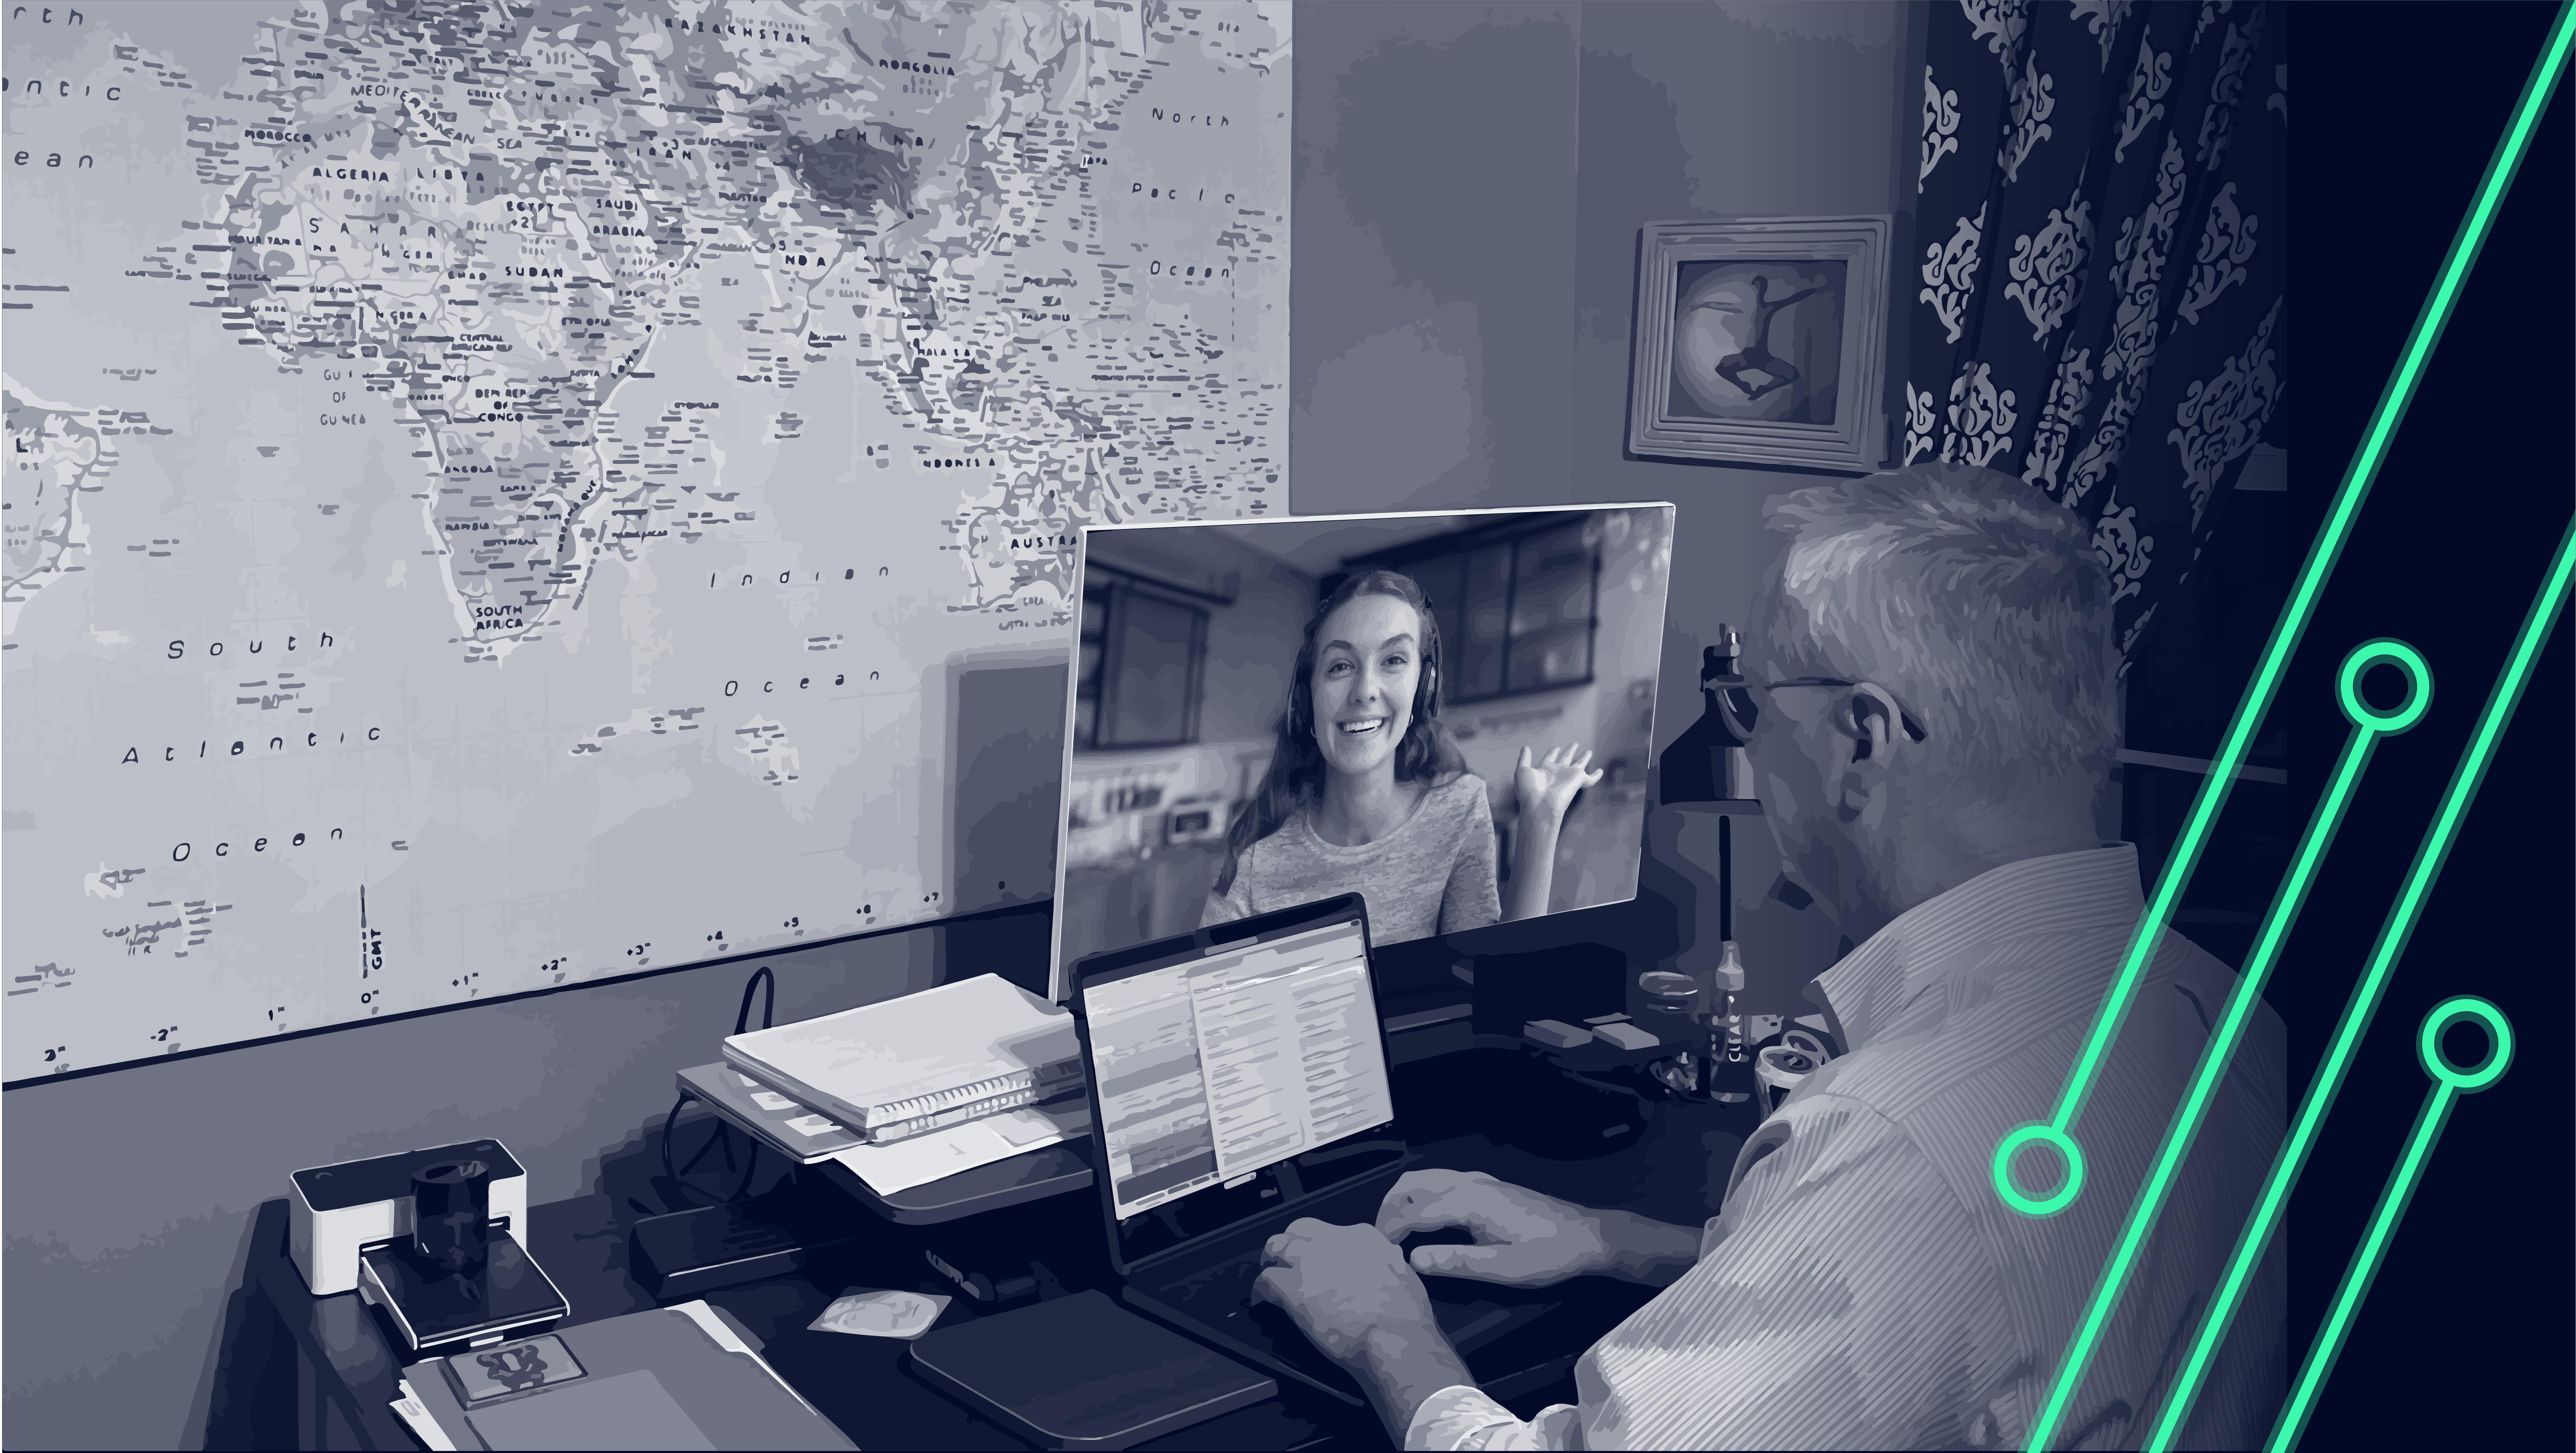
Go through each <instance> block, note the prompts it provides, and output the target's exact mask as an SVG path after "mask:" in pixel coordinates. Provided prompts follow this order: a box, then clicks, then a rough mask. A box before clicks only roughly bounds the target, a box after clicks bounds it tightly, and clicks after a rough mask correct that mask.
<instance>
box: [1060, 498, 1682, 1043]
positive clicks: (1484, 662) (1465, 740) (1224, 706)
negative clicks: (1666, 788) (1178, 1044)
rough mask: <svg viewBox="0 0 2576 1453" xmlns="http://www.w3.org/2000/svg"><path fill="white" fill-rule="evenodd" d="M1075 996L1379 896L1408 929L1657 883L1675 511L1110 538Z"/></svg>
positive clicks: (1425, 936)
mask: <svg viewBox="0 0 2576 1453" xmlns="http://www.w3.org/2000/svg"><path fill="white" fill-rule="evenodd" d="M1079 563H1080V572H1079V578H1080V582H1081V600H1080V602H1079V609H1080V618H1081V640H1080V646H1079V654H1078V656H1077V658H1076V661H1075V669H1074V670H1073V672H1072V673H1071V676H1070V679H1069V681H1068V683H1067V702H1066V731H1065V752H1066V765H1065V773H1064V798H1063V801H1064V811H1063V817H1062V821H1061V828H1060V832H1059V835H1058V839H1057V844H1058V846H1057V854H1056V912H1055V927H1054V931H1055V934H1056V945H1055V954H1054V963H1055V979H1054V985H1053V988H1054V994H1055V997H1056V998H1057V999H1059V1000H1062V999H1064V998H1066V996H1067V995H1068V994H1069V992H1070V985H1069V984H1068V983H1067V982H1066V978H1065V976H1066V973H1067V971H1068V967H1069V966H1070V965H1071V964H1073V963H1074V962H1076V961H1078V960H1080V959H1082V958H1083V957H1084V956H1086V955H1089V954H1093V953H1097V952H1100V951H1102V950H1105V949H1116V948H1124V947H1127V946H1130V945H1135V944H1141V943H1148V942H1152V941H1154V940H1157V939H1161V938H1166V937H1169V936H1171V935H1174V934H1182V933H1188V932H1191V931H1192V930H1194V929H1197V928H1200V927H1202V926H1206V925H1213V924H1218V923H1225V922H1230V921H1234V920H1237V919H1241V918H1245V917H1250V916H1253V915H1257V914H1261V913H1267V912H1272V911H1276V910H1278V909H1282V908H1289V907H1294V906H1296V905H1298V904H1300V903H1307V902H1315V901H1319V900H1322V899H1325V898H1329V897H1332V896H1334V895H1337V894H1341V893H1358V894H1360V895H1362V896H1363V897H1364V898H1365V899H1366V900H1367V903H1368V919H1369V928H1370V932H1371V934H1372V935H1373V937H1374V939H1375V941H1376V943H1377V944H1378V945H1379V946H1380V947H1385V946H1387V945H1400V944H1404V943H1408V942H1418V941H1423V940H1429V939H1434V938H1436V937H1437V936H1440V935H1446V934H1451V933H1458V932H1463V931H1467V930H1472V929H1477V928H1483V927H1486V926H1489V925H1492V924H1496V923H1504V922H1512V921H1515V920H1519V919H1524V918H1535V917H1539V916H1542V915H1545V914H1550V913H1560V912H1564V911H1567V910H1569V909H1576V908H1588V907H1593V906H1596V905H1599V904H1605V903H1618V902H1624V901H1626V900H1627V899H1629V898H1631V897H1633V896H1635V894H1636V890H1637V865H1638V859H1639V857H1640V855H1641V852H1642V848H1643V843H1644V836H1645V814H1646V806H1647V803H1646V766H1647V758H1648V754H1649V749H1650V746H1651V743H1652V741H1653V737H1654V706H1655V685H1656V671H1657V667H1658V665H1659V664H1660V662H1661V660H1662V655H1663V621H1664V591H1665V583H1666V579H1667V577H1668V576H1669V574H1670V571H1671V565H1672V506H1670V505H1664V504H1649V505H1605V506H1587V507H1584V508H1580V509H1536V510H1481V511H1471V512H1465V513H1451V514H1385V515H1341V516H1301V517H1296V518H1290V519H1273V520H1243V521H1217V522H1188V523H1171V524H1148V525H1125V526H1109V527H1101V528H1093V529H1086V530H1085V531H1083V534H1082V539H1081V547H1080V562H1079Z"/></svg>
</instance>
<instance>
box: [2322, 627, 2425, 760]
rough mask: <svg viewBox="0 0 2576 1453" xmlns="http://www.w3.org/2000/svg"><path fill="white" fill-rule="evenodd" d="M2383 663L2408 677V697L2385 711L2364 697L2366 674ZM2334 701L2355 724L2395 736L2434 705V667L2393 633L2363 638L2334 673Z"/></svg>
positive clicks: (2421, 717) (2365, 728) (2410, 725)
mask: <svg viewBox="0 0 2576 1453" xmlns="http://www.w3.org/2000/svg"><path fill="white" fill-rule="evenodd" d="M2380 665H2388V666H2394V667H2396V668H2397V670H2398V674H2400V675H2402V676H2404V677H2405V678H2406V700H2405V701H2403V702H2401V703H2400V704H2399V705H2398V707H2397V709H2396V710H2395V711H2392V712H2388V713H2385V714H2383V713H2381V712H2380V711H2379V710H2377V709H2376V708H2374V707H2373V706H2372V705H2371V704H2370V703H2369V702H2367V701H2364V700H2362V699H2361V678H2362V676H2363V674H2364V673H2366V672H2367V671H2369V670H2370V668H2371V667H2373V666H2380ZM2335 700H2336V702H2337V703H2338V704H2339V705H2341V706H2342V707H2343V714H2344V715H2345V716H2346V717H2348V718H2350V719H2351V721H2352V724H2353V725H2354V726H2357V727H2361V728H2363V729H2364V730H2367V731H2374V732H2378V733H2380V734H2382V735H2384V736H2392V737H2393V736H2395V735H2397V734H2398V733H2399V732H2402V731H2405V730H2407V729H2408V728H2410V727H2412V726H2414V725H2415V723H2417V722H2419V721H2422V720H2423V719H2424V713H2425V711H2426V710H2428V709H2429V708H2430V707H2431V706H2432V705H2433V669H2432V668H2431V667H2430V666H2427V665H2425V664H2424V654H2423V653H2422V652H2420V651H2418V650H2416V649H2415V648H2414V647H2413V646H2410V645H2408V644H2406V643H2405V642H2404V641H2401V640H2398V639H2397V638H2395V637H2394V636H2382V637H2379V638H2378V639H2376V640H2369V641H2364V642H2362V643H2361V644H2360V645H2358V646H2355V647H2353V648H2352V653H2351V654H2350V655H2348V656H2346V657H2344V658H2343V666H2342V669H2340V670H2338V671H2337V672H2335Z"/></svg>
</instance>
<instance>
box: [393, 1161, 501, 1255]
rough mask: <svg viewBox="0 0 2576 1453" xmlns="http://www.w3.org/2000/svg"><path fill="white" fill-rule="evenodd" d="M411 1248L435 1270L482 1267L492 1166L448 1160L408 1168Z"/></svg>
mask: <svg viewBox="0 0 2576 1453" xmlns="http://www.w3.org/2000/svg"><path fill="white" fill-rule="evenodd" d="M411 1203H412V1233H411V1234H412V1249H413V1250H414V1251H416V1252H418V1253H419V1255H420V1258H421V1260H422V1261H424V1262H426V1263H428V1264H429V1265H430V1266H433V1267H435V1268H437V1269H438V1270H440V1271H444V1272H449V1273H452V1274H471V1273H474V1272H479V1271H481V1270H482V1269H483V1263H484V1259H485V1258H486V1257H487V1256H488V1255H489V1254H490V1253H491V1247H492V1230H491V1224H492V1170H491V1167H489V1166H487V1165H485V1164H484V1163H483V1162H481V1161H479V1160H449V1161H441V1162H439V1163H438V1164H436V1165H428V1166H423V1167H421V1168H420V1169H418V1170H416V1171H413V1172H412V1173H411Z"/></svg>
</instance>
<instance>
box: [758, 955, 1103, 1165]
mask: <svg viewBox="0 0 2576 1453" xmlns="http://www.w3.org/2000/svg"><path fill="white" fill-rule="evenodd" d="M724 1053H725V1062H726V1063H728V1064H730V1065H732V1066H733V1068H734V1069H735V1070H736V1071H737V1072H739V1073H741V1074H744V1075H748V1076H751V1077H752V1078H754V1079H757V1080H759V1081H760V1082H761V1083H762V1084H763V1085H764V1086H767V1087H770V1088H772V1089H774V1090H775V1091H777V1092H778V1093H780V1094H782V1095H785V1096H789V1097H792V1098H794V1099H795V1100H796V1101H798V1102H799V1103H801V1104H804V1105H810V1106H812V1107H814V1109H816V1110H817V1111H820V1112H821V1113H823V1114H824V1115H826V1116H828V1117H829V1118H830V1120H831V1121H832V1122H833V1123H834V1124H836V1125H839V1126H842V1127H846V1128H847V1129H849V1130H851V1131H853V1132H856V1133H857V1134H859V1135H860V1136H862V1137H864V1138H865V1139H866V1140H867V1141H868V1142H869V1143H871V1144H874V1145H886V1144H890V1143H892V1142H895V1141H899V1140H904V1139H908V1138H911V1137H914V1136H921V1135H927V1134H931V1133H933V1132H936V1131H940V1130H944V1129H948V1128H950V1127H952V1126H956V1125H962V1124H966V1123H969V1122H972V1121H974V1120H978V1119H981V1118H985V1117H988V1116H993V1115H998V1114H1001V1113H1003V1112H1006V1111H1009V1110H1013V1109H1017V1108H1018V1107H1020V1106H1023V1105H1030V1104H1037V1103H1041V1102H1044V1101H1046V1100H1050V1099H1053V1098H1055V1097H1057V1096H1059V1095H1061V1094H1064V1093H1065V1092H1067V1091H1069V1090H1078V1089H1080V1088H1081V1086H1082V1052H1081V1046H1080V1042H1079V1041H1078V1039H1077V1038H1076V1037H1075V1033H1074V1027H1073V1016H1072V1015H1071V1014H1068V1013H1066V1012H1065V1011H1064V1010H1063V1009H1061V1008H1059V1007H1058V1006H1056V1005H1053V1004H1050V1003H1048V1002H1047V1001H1045V1000H1044V999H1041V998H1039V997H1038V996H1036V995H1035V994H1032V993H1030V992H1028V991H1027V990H1025V989H1022V988H1020V987H1019V986H1018V985H1015V984H1012V983H1010V982H1008V981H1007V980H1004V979H1002V978H999V977H997V976H995V975H992V974H982V975H978V976H977V977H975V978H971V979H961V980H959V981H958V982H956V983H953V984H942V985H939V986H938V987H936V988H932V989H924V990H922V991H921V992H919V993H917V994H906V995H904V996H903V997H902V998H899V999H888V1000H886V1001H884V1002H883V1003H878V1004H869V1005H866V1006H863V1007H861V1008H857V1009H851V1010H847V1011H845V1012H843V1013H839V1014H826V1015H824V1016H822V1017H820V1018H817V1019H807V1020H802V1021H799V1022H797V1023H795V1024H782V1025H779V1026H778V1027H776V1028H774V1029H763V1030H758V1031H755V1032H753V1033H750V1034H737V1035H734V1036H732V1037H730V1038H728V1039H727V1040H725V1042H724Z"/></svg>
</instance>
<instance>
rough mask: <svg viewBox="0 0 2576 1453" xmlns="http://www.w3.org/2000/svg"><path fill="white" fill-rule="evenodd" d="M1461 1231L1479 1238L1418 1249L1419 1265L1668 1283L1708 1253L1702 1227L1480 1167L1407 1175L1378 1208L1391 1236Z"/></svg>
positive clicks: (1514, 1280) (1509, 1275) (1540, 1282)
mask: <svg viewBox="0 0 2576 1453" xmlns="http://www.w3.org/2000/svg"><path fill="white" fill-rule="evenodd" d="M1452 1228H1463V1229H1465V1230H1466V1231H1467V1232H1468V1233H1469V1234H1470V1235H1472V1236H1474V1237H1475V1238H1476V1244H1475V1245H1473V1246H1417V1247H1415V1248H1413V1255H1412V1257H1411V1264H1412V1266H1413V1269H1414V1270H1416V1271H1418V1272H1421V1273H1422V1274H1423V1275H1425V1276H1455V1277H1464V1278H1466V1279H1468V1280H1470V1281H1486V1282H1495V1283H1498V1284H1500V1285H1503V1286H1511V1287H1543V1286H1553V1285H1555V1284H1556V1283H1558V1282H1561V1281H1565V1280H1567V1279H1568V1278H1571V1277H1577V1276H1586V1275H1604V1276H1614V1277H1618V1278H1619V1279H1621V1280H1623V1281H1634V1282H1640V1283H1644V1284H1646V1285H1649V1286H1661V1285H1665V1284H1668V1283H1670V1282H1671V1281H1672V1280H1673V1279H1674V1278H1675V1277H1678V1276H1679V1275H1680V1274H1681V1273H1682V1272H1683V1271H1684V1270H1687V1269H1688V1268H1689V1267H1690V1265H1691V1263H1692V1262H1693V1261H1695V1260H1696V1259H1697V1258H1698V1255H1699V1241H1700V1233H1699V1231H1698V1230H1697V1229H1695V1228H1686V1227H1680V1226H1668V1225H1666V1224H1664V1223H1663V1222H1660V1221H1649V1220H1647V1219H1645V1218H1644V1217H1642V1216H1633V1215H1630V1214H1628V1213H1627V1212H1624V1211H1593V1210H1587V1209H1585V1208H1584V1207H1582V1206H1578V1205H1575V1204H1574V1203H1572V1202H1571V1201H1560V1200H1557V1199H1556V1198H1555V1197H1553V1196H1542V1195H1540V1194H1539V1193H1538V1192H1536V1191H1532V1190H1524V1189H1523V1188H1521V1187H1519V1186H1515V1185H1511V1184H1509V1183H1508V1182H1504V1181H1498V1180H1496V1179H1494V1178H1493V1177H1492V1176H1489V1175H1485V1174H1483V1173H1481V1172H1476V1171H1452V1170H1417V1171H1407V1172H1406V1173H1405V1175H1404V1177H1403V1178H1402V1179H1400V1180H1398V1181H1397V1182H1396V1183H1395V1188H1394V1189H1393V1190H1390V1191H1388V1192H1387V1193H1386V1201H1385V1203H1384V1204H1383V1205H1381V1206H1380V1207H1379V1208H1378V1213H1377V1229H1378V1233H1379V1234H1380V1235H1382V1236H1384V1237H1385V1238H1386V1239H1387V1240H1388V1241H1390V1242H1395V1243H1399V1244H1400V1243H1402V1242H1403V1240H1404V1238H1406V1237H1408V1236H1418V1235H1421V1234H1422V1233H1424V1232H1426V1231H1443V1230H1449V1229H1452Z"/></svg>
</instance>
